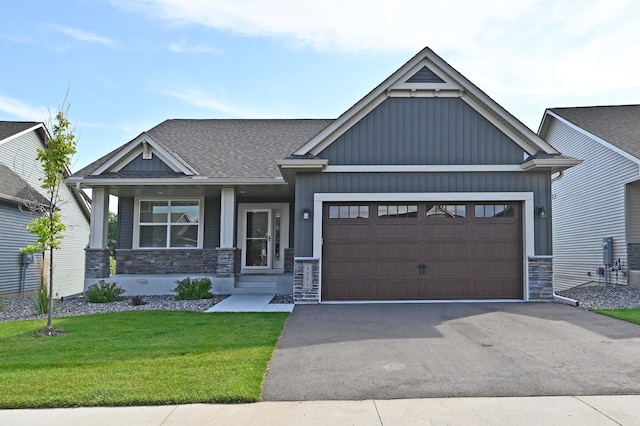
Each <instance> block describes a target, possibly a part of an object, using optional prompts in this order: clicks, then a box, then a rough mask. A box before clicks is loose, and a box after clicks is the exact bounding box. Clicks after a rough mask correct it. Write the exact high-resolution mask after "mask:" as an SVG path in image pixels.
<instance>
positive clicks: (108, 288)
mask: <svg viewBox="0 0 640 426" xmlns="http://www.w3.org/2000/svg"><path fill="white" fill-rule="evenodd" d="M125 291H126V290H125V289H123V288H122V287H118V283H108V282H105V281H104V280H100V281H98V283H97V284H94V285H92V286H91V287H89V288H88V289H87V291H85V292H84V297H86V298H87V301H88V302H90V303H109V302H117V301H118V300H120V298H121V296H122V295H123V294H124V293H125Z"/></svg>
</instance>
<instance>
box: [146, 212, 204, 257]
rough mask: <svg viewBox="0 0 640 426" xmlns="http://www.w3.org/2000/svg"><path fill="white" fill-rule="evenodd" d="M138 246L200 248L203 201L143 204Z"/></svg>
mask: <svg viewBox="0 0 640 426" xmlns="http://www.w3.org/2000/svg"><path fill="white" fill-rule="evenodd" d="M138 219H139V233H138V247H140V248H180V247H199V235H200V201H199V200H163V201H152V200H148V201H147V200H144V201H140V213H139V217H138Z"/></svg>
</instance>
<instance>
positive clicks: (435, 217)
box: [322, 201, 523, 301]
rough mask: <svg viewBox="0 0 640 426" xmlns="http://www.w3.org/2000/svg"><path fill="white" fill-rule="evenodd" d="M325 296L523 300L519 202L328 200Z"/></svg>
mask: <svg viewBox="0 0 640 426" xmlns="http://www.w3.org/2000/svg"><path fill="white" fill-rule="evenodd" d="M323 215H324V218H323V224H324V225H323V226H324V229H323V251H322V300H324V301H330V300H334V301H335V300H439V299H440V300H448V299H522V297H523V294H522V287H523V285H522V253H523V252H522V219H521V216H522V215H521V205H520V203H519V202H504V201H502V202H477V203H460V202H455V203H454V202H428V203H415V202H406V203H396V202H393V203H351V204H340V203H325V205H324V208H323Z"/></svg>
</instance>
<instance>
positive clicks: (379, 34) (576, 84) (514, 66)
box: [112, 0, 640, 95]
mask: <svg viewBox="0 0 640 426" xmlns="http://www.w3.org/2000/svg"><path fill="white" fill-rule="evenodd" d="M112 1H113V3H114V4H116V5H117V6H118V7H120V8H121V9H123V10H127V11H131V12H140V13H146V14H150V15H152V16H154V17H156V18H159V19H162V20H164V21H167V22H169V23H171V24H172V25H186V24H197V25H202V26H207V27H212V28H215V29H218V30H222V31H227V32H231V33H234V34H239V35H244V36H250V37H272V38H277V39H280V40H282V41H283V42H284V43H286V44H287V45H288V46H293V47H296V46H297V47H310V48H312V49H314V50H317V51H326V52H342V53H354V52H356V53H361V52H364V53H368V54H385V53H390V52H393V53H397V52H407V53H408V54H411V53H415V52H417V51H419V50H420V49H421V48H422V47H424V46H425V45H427V46H429V47H431V48H433V49H434V50H435V51H436V53H438V54H440V55H441V56H443V57H444V58H445V59H446V60H447V61H449V62H450V63H452V65H454V67H456V68H458V69H459V70H460V71H461V72H463V74H465V72H464V71H465V70H473V74H474V75H467V77H469V78H470V79H471V80H472V81H474V82H476V83H478V85H480V86H481V87H483V86H482V84H488V83H489V84H490V85H489V87H498V88H499V90H500V88H503V89H504V90H505V91H508V92H511V93H513V92H514V91H517V92H519V93H520V94H521V95H529V94H531V93H535V94H538V95H539V94H545V93H553V94H556V95H557V94H562V93H566V94H575V93H580V92H581V93H585V92H591V93H593V92H604V91H611V90H617V89H619V88H623V87H632V88H634V89H637V90H640V79H638V78H637V75H638V72H639V71H640V43H637V41H638V40H640V25H638V23H637V17H638V16H640V2H637V1H634V0H588V1H585V0H568V1H562V2H558V1H555V0H542V1H540V0H518V1H513V0H493V1H485V2H479V1H477V0H462V1H427V0H397V1H395V2H393V3H389V2H387V1H375V0H369V1H367V0H354V1H344V0H323V1H319V2H306V1H299V0H247V1H242V2H238V1H237V0H217V1H210V0H112Z"/></svg>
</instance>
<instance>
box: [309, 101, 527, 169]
mask: <svg viewBox="0 0 640 426" xmlns="http://www.w3.org/2000/svg"><path fill="white" fill-rule="evenodd" d="M318 157H320V158H324V159H328V160H329V164H330V165H332V166H335V165H380V164H384V165H442V164H445V165H452V164H456V165H475V164H520V163H522V161H523V160H524V158H525V152H524V150H523V149H522V148H521V147H520V146H519V145H518V144H516V143H515V142H513V141H512V140H511V139H510V138H509V137H508V136H506V135H505V134H504V133H502V132H501V131H500V130H499V129H498V128H497V127H495V126H494V125H493V124H491V123H490V122H489V121H488V120H487V119H485V118H484V117H482V116H481V115H480V114H479V113H478V112H477V111H475V110H474V109H473V108H471V107H470V106H469V105H467V104H466V103H465V102H464V101H462V100H460V99H458V98H389V99H386V100H385V101H384V102H383V103H382V104H380V105H379V106H378V107H376V108H375V109H374V110H373V111H371V112H370V113H369V114H367V115H366V116H365V117H364V118H362V120H360V121H359V122H358V123H356V124H354V125H353V126H352V127H351V128H350V129H349V130H347V131H346V132H345V133H344V134H343V135H341V136H340V137H339V138H338V139H336V140H335V141H334V142H333V143H332V144H331V145H330V146H328V147H327V148H326V149H325V150H323V152H321V153H320V154H319V155H318Z"/></svg>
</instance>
